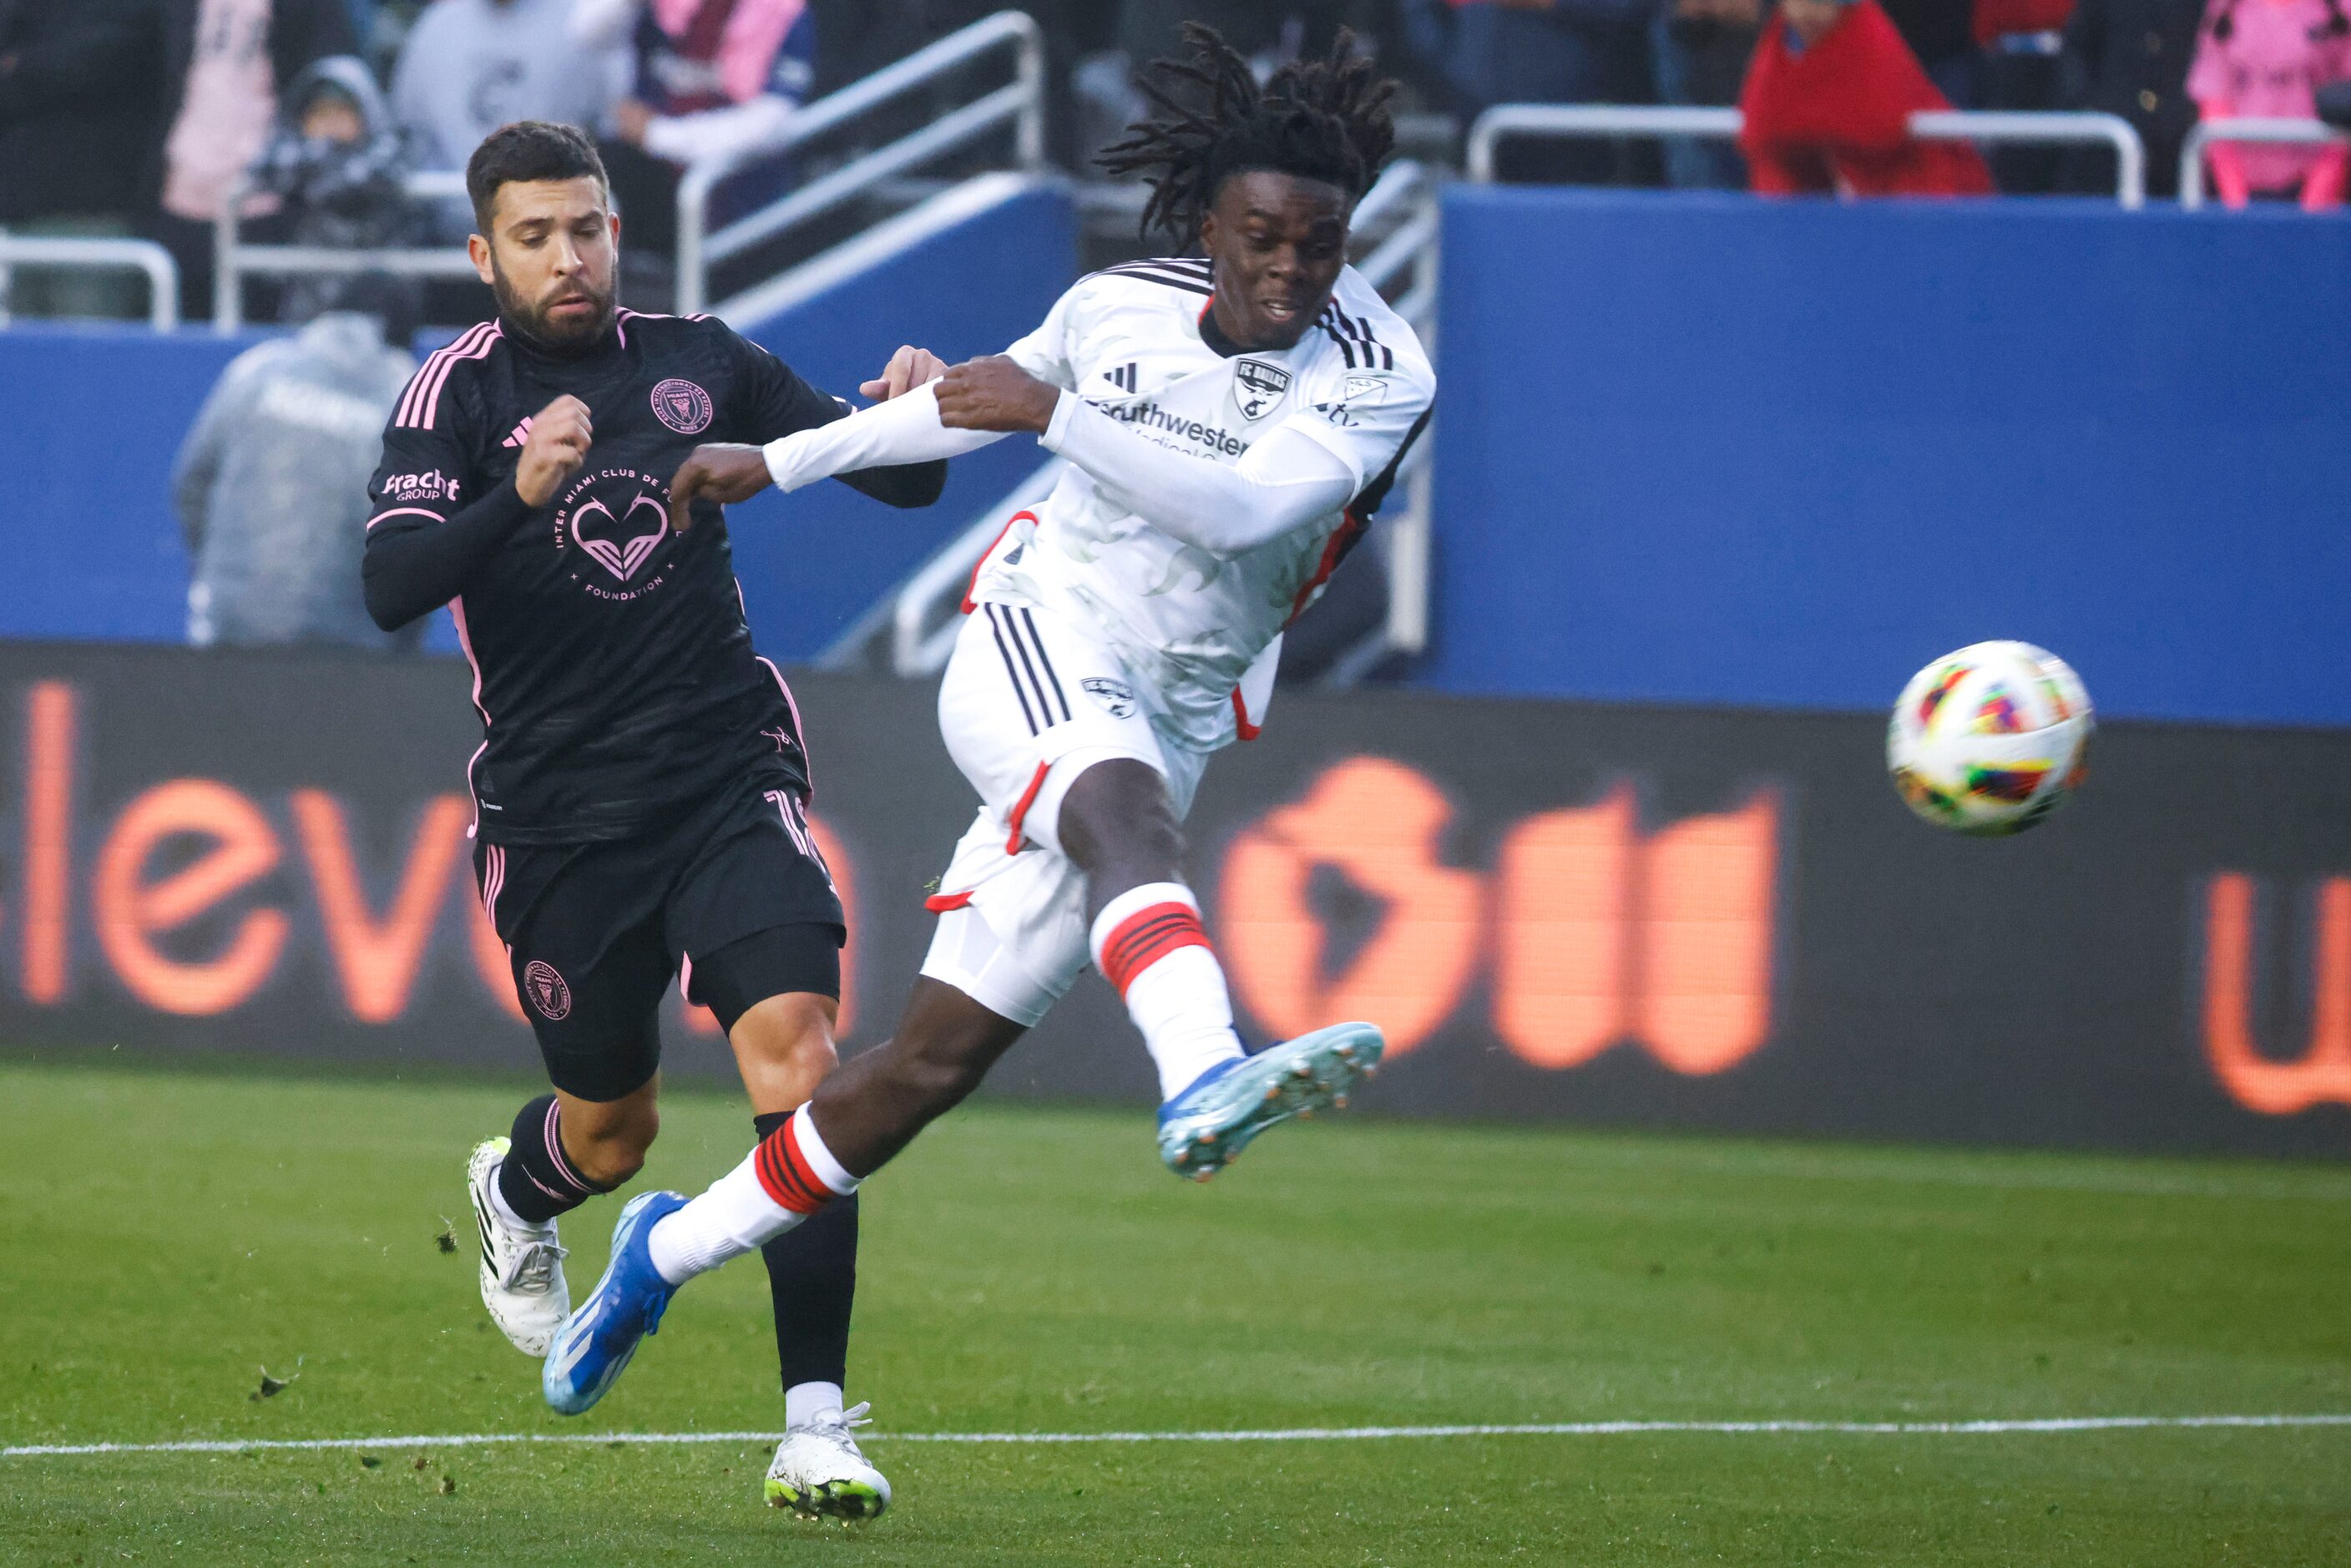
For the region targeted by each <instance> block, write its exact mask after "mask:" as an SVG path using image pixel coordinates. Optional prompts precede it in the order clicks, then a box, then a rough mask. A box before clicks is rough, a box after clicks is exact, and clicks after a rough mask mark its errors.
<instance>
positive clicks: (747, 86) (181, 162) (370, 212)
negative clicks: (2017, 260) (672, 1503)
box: [0, 0, 2351, 315]
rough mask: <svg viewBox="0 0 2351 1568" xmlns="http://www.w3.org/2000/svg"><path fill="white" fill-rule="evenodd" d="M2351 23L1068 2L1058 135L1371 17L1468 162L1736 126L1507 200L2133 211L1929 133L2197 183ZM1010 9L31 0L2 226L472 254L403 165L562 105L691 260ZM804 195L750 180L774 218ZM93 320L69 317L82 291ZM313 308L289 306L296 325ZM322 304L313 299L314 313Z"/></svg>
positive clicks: (1307, 47) (19, 298)
mask: <svg viewBox="0 0 2351 1568" xmlns="http://www.w3.org/2000/svg"><path fill="white" fill-rule="evenodd" d="M2343 5H2344V0H1851V3H1845V0H1777V3H1776V4H1775V3H1774V0H1315V3H1312V4H1301V5H1282V4H1279V3H1275V0H1040V3H1039V4H1033V5H1029V6H1027V7H1025V9H1027V10H1029V12H1030V13H1031V14H1032V15H1033V16H1036V17H1037V19H1038V20H1039V21H1040V22H1041V23H1042V24H1044V26H1045V27H1046V29H1047V31H1048V34H1049V37H1050V39H1051V55H1052V58H1051V61H1050V74H1051V80H1052V98H1053V110H1054V112H1053V119H1052V125H1053V130H1052V143H1053V149H1054V153H1055V156H1056V158H1057V160H1058V161H1060V162H1062V163H1064V164H1065V165H1066V166H1068V167H1069V168H1070V169H1071V171H1072V172H1080V173H1083V172H1085V171H1086V169H1087V165H1088V162H1089V155H1090V153H1091V152H1092V151H1093V150H1094V149H1095V148H1098V147H1099V146H1100V145H1102V143H1103V142H1104V141H1108V140H1110V139H1112V138H1113V137H1114V136H1115V135H1116V134H1117V133H1118V130H1119V128H1120V127H1121V126H1123V124H1124V123H1125V122H1126V120H1128V119H1129V118H1130V117H1131V116H1132V115H1133V114H1134V112H1135V111H1136V110H1137V109H1138V108H1139V107H1140V102H1141V100H1140V98H1139V95H1138V93H1137V90H1136V89H1135V86H1134V68H1135V67H1136V66H1137V64H1138V63H1140V62H1144V61H1147V60H1149V59H1151V58H1154V57H1160V56H1164V55H1166V54H1168V53H1170V52H1172V51H1173V50H1174V49H1175V46H1176V42H1177V29H1178V26H1179V25H1180V24H1181V23H1182V22H1183V21H1185V20H1186V19H1193V20H1198V21H1203V22H1206V23H1207V24H1209V25H1211V26H1215V27H1217V28H1218V29H1219V30H1220V31H1222V32H1223V33H1224V34H1225V35H1226V36H1227V37H1228V38H1230V39H1231V40H1233V41H1234V42H1236V43H1237V44H1238V45H1239V46H1240V47H1242V48H1243V49H1244V50H1245V51H1247V52H1249V53H1250V54H1252V55H1254V56H1255V57H1257V58H1258V59H1259V61H1260V62H1261V64H1262V65H1263V67H1264V68H1266V69H1268V70H1270V69H1271V68H1274V67H1275V66H1276V65H1277V64H1278V63H1279V62H1280V61H1281V60H1282V59H1284V58H1285V57H1291V56H1295V55H1297V54H1299V53H1300V52H1301V51H1311V50H1317V49H1322V48H1325V47H1329V45H1330V41H1331V39H1332V37H1333V36H1334V35H1335V34H1336V33H1337V32H1338V31H1339V30H1340V29H1341V28H1347V29H1351V30H1352V31H1353V35H1354V37H1355V38H1356V40H1357V47H1360V48H1363V49H1366V50H1369V51H1372V52H1374V54H1376V56H1377V57H1379V58H1380V60H1381V62H1382V63H1383V65H1384V66H1386V67H1388V68H1391V69H1392V70H1393V71H1395V74H1396V75H1397V76H1398V77H1399V78H1402V79H1403V81H1404V82H1405V87H1406V98H1405V111H1406V112H1405V120H1404V125H1405V141H1406V145H1407V147H1408V148H1410V149H1412V150H1414V151H1416V152H1419V153H1422V154H1425V155H1429V156H1433V157H1435V158H1437V159H1438V160H1440V161H1441V160H1442V159H1443V158H1444V157H1446V156H1447V155H1448V153H1450V152H1452V151H1454V150H1455V149H1457V148H1458V136H1459V132H1460V128H1461V127H1462V126H1464V125H1466V124H1467V123H1468V121H1469V120H1471V119H1473V118H1474V117H1475V116H1476V115H1477V114H1478V113H1479V111H1480V110H1484V109H1485V108H1487V107H1489V106H1490V105H1493V104H1497V103H1506V102H1510V103H1621V104H1644V103H1665V104H1694V105H1732V104H1737V105H1740V107H1742V108H1743V109H1744V110H1746V113H1747V121H1746V124H1747V129H1746V131H1745V133H1744V135H1743V136H1742V138H1741V141H1740V144H1739V145H1738V146H1736V147H1733V146H1731V145H1729V144H1727V143H1708V142H1701V141H1683V142H1666V143H1663V144H1660V143H1658V142H1656V141H1636V140H1626V141H1623V142H1621V143H1620V142H1611V141H1584V142H1577V143H1560V142H1552V143H1548V144H1534V145H1531V146H1527V147H1525V148H1523V149H1521V150H1519V151H1518V152H1516V153H1515V154H1514V158H1515V161H1514V162H1512V163H1511V164H1510V167H1507V168H1506V169H1505V170H1504V171H1503V172H1504V175H1505V177H1516V178H1526V179H1546V180H1567V181H1575V182H1583V183H1609V184H1620V185H1659V186H1665V185H1670V186H1676V187H1717V188H1733V189H1735V188H1741V187H1750V186H1751V187H1752V188H1754V189H1756V190H1759V191H1763V192H1771V193H1793V192H1803V191H1832V190H1834V191H1838V192H1841V193H1846V194H1858V195H1867V194H1877V193H1904V194H1931V193H1950V194H1965V193H1986V192H1991V191H1994V190H1997V191H1999V192H2002V193H2048V192H2066V191H2081V192H2092V191H2100V190H2105V189H2110V188H2111V183H2112V165H2111V161H2110V160H2111V154H2109V153H2107V152H2105V151H2104V150H2082V151H2065V150H2060V149H2045V148H2044V149H2013V150H2004V151H2002V152H1999V153H1997V154H1996V155H1994V156H1993V157H1992V158H1991V161H1990V162H1986V161H1984V160H1982V159H1980V158H1979V157H1978V156H1977V155H1976V154H1975V153H1974V152H1971V151H1969V150H1968V149H1966V148H1965V147H1963V146H1954V145H1949V144H1944V145H1941V146H1938V147H1933V148H1928V147H1921V146H1918V145H1917V144H1913V143H1910V142H1909V141H1907V138H1906V137H1905V135H1904V134H1903V124H1904V121H1905V117H1907V114H1908V113H1910V112H1911V111H1914V110H1919V109H1931V108H1942V107H1957V108H1962V109H2053V108H2077V109H2095V110H2105V111H2108V112H2111V113H2114V114H2117V115H2121V116H2123V117H2124V118H2126V119H2127V120H2130V121H2132V122H2133V123H2134V124H2135V125H2136V126H2137V130H2138V131H2139V134H2140V135H2141V137H2142V138H2143V139H2144V140H2145V141H2146V144H2147V153H2148V158H2147V163H2148V171H2147V172H2148V179H2149V184H2150V190H2151V192H2152V193H2154V194H2157V195H2162V194H2165V193H2168V191H2169V188H2170V185H2171V183H2172V182H2173V180H2174V178H2175V172H2176V166H2177V163H2178V159H2179V147H2180V142H2181V139H2182V138H2183V136H2184V135H2185V134H2186V132H2187V131H2188V130H2189V127H2190V126H2191V125H2192V124H2194V122H2195V121H2196V120H2197V119H2198V118H2199V115H2201V116H2228V115H2263V116H2284V117H2291V118H2308V117H2310V116H2311V115H2313V114H2314V112H2315V111H2316V110H2317V107H2318V105H2319V104H2320V102H2321V101H2322V100H2323V99H2325V89H2327V88H2328V86H2329V85H2330V84H2333V83H2335V82H2337V81H2339V80H2341V79H2342V78H2345V77H2346V75H2351V20H2346V15H2345V12H2344V8H2343ZM997 8H998V5H996V3H995V0H72V3H71V4H66V3H64V0H0V225H5V227H6V229H8V230H9V231H10V232H13V233H19V234H34V235H60V234H62V235H140V236H145V237H152V238H154V239H157V240H160V241H162V243H163V244H165V245H166V246H170V247H171V248H172V251H173V253H174V255H175V256H177V257H178V259H179V261H180V263H181V268H182V279H183V288H184V291H185V295H186V299H187V308H188V312H189V313H190V314H192V315H193V314H199V313H202V311H203V310H204V308H206V303H205V302H206V301H207V299H208V298H209V289H210V283H209V272H210V265H211V260H210V254H209V247H210V243H211V228H210V225H211V224H212V221H213V219H214V217H215V216H216V215H217V214H218V213H219V212H220V210H221V208H222V206H223V204H225V203H226V202H228V201H230V200H231V199H232V198H234V199H235V200H236V201H237V202H239V203H240V204H242V205H243V208H244V211H245V213H246V215H247V216H248V217H250V218H251V219H253V220H254V221H255V223H256V225H257V232H258V233H259V234H260V235H264V236H269V231H270V227H271V225H273V224H274V225H277V228H278V229H279V230H280V231H282V232H281V233H280V234H279V235H277V236H274V237H284V232H290V233H291V234H292V235H294V236H295V237H298V238H301V239H306V240H311V241H316V242H320V243H334V244H343V245H381V244H393V243H404V242H410V241H423V240H430V239H435V238H442V239H445V238H449V237H455V235H456V234H458V233H461V232H462V230H463V228H464V226H465V221H466V219H465V213H464V211H463V206H462V204H445V203H444V204H442V205H440V206H439V207H438V208H434V207H431V206H425V207H422V208H420V207H418V206H417V205H416V204H413V203H410V202H406V201H403V200H402V199H401V197H400V195H399V193H398V178H397V177H398V175H400V174H401V173H402V172H405V171H408V170H412V169H455V168H457V167H460V166H461V165H462V163H463V162H464V159H465V155H466V153H467V152H468V151H469V150H470V149H471V148H472V146H473V145H474V143H475V141H477V140H478V139H479V138H480V137H481V136H482V135H483V134H484V133H485V132H486V131H489V130H491V129H492V128H494V127H495V126H496V125H498V124H500V123H501V122H503V121H506V120H514V119H520V118H525V117H538V118H546V119H553V120H567V121H570V122H573V123H576V124H580V125H581V126H584V127H587V128H590V129H591V130H593V131H595V132H596V133H597V134H598V135H599V137H600V138H601V140H602V141H603V143H604V145H605V148H606V156H607V158H608V160H609V161H610V163H611V168H612V172H613V176H614V182H615V185H616V187H617V189H618V191H619V193H620V195H621V199H622V204H623V206H624V208H625V209H626V210H627V212H628V213H629V214H630V220H631V222H630V231H631V246H632V250H633V251H635V252H637V253H639V254H640V255H642V256H648V257H650V256H656V255H657V254H658V253H660V252H662V251H664V250H666V249H667V248H668V247H669V246H670V244H671V242H672V238H673V235H672V233H671V219H670V217H669V214H670V212H671V210H672V207H673V204H672V203H671V201H670V200H669V199H668V197H669V194H670V193H671V192H672V191H674V183H675V181H676V179H677V178H678V175H679V172H680V171H681V170H682V169H683V168H684V167H685V166H687V165H689V164H691V163H693V162H695V161H697V160H699V159H703V158H706V157H710V156H713V155H719V154H725V153H728V152H738V151H742V150H745V149H757V148H758V146H759V144H760V143H761V142H762V141H765V140H768V139H771V138H773V137H775V136H776V135H777V134H778V131H780V129H781V128H782V127H783V126H785V125H786V124H788V123H789V120H790V118H791V116H792V115H793V113H794V112H795V111H796V110H797V109H798V108H799V106H801V105H802V104H804V103H806V102H807V101H809V100H810V99H812V98H814V97H818V96H821V95H822V94H825V93H827V92H830V91H832V90H834V89H838V88H840V87H841V86H843V85H845V84H847V83H849V82H851V81H853V80H855V79H857V78H860V77H862V76H864V75H866V74H867V73H870V72H872V71H873V70H875V69H877V68H881V67H882V66H883V65H886V64H887V63H889V62H890V61H892V60H893V59H895V58H898V57H903V56H904V55H906V54H908V53H909V52H911V51H913V50H914V49H915V48H917V47H921V46H922V45H924V44H925V42H927V41H930V40H932V39H935V38H937V37H944V36H946V35H947V34H949V33H951V32H953V31H955V30H956V29H957V28H959V27H962V26H967V25H968V24H969V23H971V22H973V21H975V20H977V18H979V17H981V16H986V15H987V14H988V13H989V12H990V11H992V10H995V9H997ZM798 175H799V171H797V170H795V169H793V168H791V167H790V166H789V164H786V165H785V166H782V167H778V168H773V169H768V170H767V171H765V172H762V173H761V174H760V175H759V176H758V179H756V180H749V181H747V183H745V184H744V186H743V188H741V189H738V190H737V191H735V192H734V193H732V194H733V202H734V204H735V205H736V206H737V207H740V208H745V209H747V208H748V207H749V206H750V205H752V204H757V203H758V202H760V201H762V200H765V199H768V198H769V197H771V196H772V194H773V193H774V191H775V190H776V189H778V188H779V187H781V186H783V185H786V184H788V183H789V181H790V180H791V179H793V178H795V177H797V176H798ZM2343 176H2344V153H2343V151H2342V149H2340V148H2337V147H2311V146H2249V147H2222V148H2217V149H2216V150H2215V152H2214V154H2213V162H2212V167H2211V179H2212V183H2213V185H2214V188H2215V190H2216V192H2217V193H2218V194H2219V195H2220V197H2221V199H2222V200H2224V201H2225V202H2228V203H2230V204H2240V205H2241V204H2246V203H2249V202H2253V201H2260V200H2286V201H2297V202H2300V203H2302V204H2304V205H2305V206H2309V207H2321V206H2329V205H2333V204H2336V203H2337V202H2339V200H2340V199H2341V196H2342V191H2343ZM130 288H131V285H130V284H127V283H122V282H115V281H111V280H108V279H105V278H102V277H94V276H89V275H84V276H79V277H70V278H66V279H61V280H58V281H56V282H53V283H47V284H29V283H28V285H27V286H26V287H23V288H19V289H17V290H16V291H15V297H14V298H12V300H11V307H12V308H13V309H14V310H15V311H16V312H17V313H20V314H44V313H59V314H89V313H110V312H111V311H113V310H115V309H117V308H120V307H119V306H118V305H116V304H115V303H113V302H112V301H110V300H109V299H107V298H93V294H94V293H95V294H96V295H98V296H103V295H105V294H106V293H107V291H109V290H113V291H116V292H117V294H120V293H121V292H122V291H125V290H128V289H130ZM60 294H62V295H64V296H66V297H65V298H59V297H57V296H58V295H60ZM305 303H306V301H304V300H303V299H302V298H292V299H289V300H287V301H286V302H285V304H286V307H287V308H289V309H292V310H298V309H299V308H301V307H302V306H303V305H304V304H305ZM308 303H312V304H315V303H316V302H315V301H308Z"/></svg>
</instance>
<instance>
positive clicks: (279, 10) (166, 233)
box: [149, 0, 358, 314]
mask: <svg viewBox="0 0 2351 1568" xmlns="http://www.w3.org/2000/svg"><path fill="white" fill-rule="evenodd" d="M149 3H150V5H151V7H152V9H151V12H150V15H151V16H152V21H153V24H154V26H156V27H157V28H158V29H159V34H158V40H159V42H160V44H161V54H162V63H163V79H162V105H161V110H162V112H161V116H160V119H159V120H158V122H157V123H158V124H159V125H160V127H161V129H162V141H161V145H160V146H158V147H157V148H156V149H155V152H154V154H153V156H152V160H151V165H152V166H151V170H150V175H149V188H150V189H151V190H152V191H153V192H154V193H155V194H154V196H153V198H152V200H153V204H154V208H155V210H154V212H153V214H152V216H151V219H150V222H151V224H152V227H153V231H154V235H155V237H156V238H157V239H160V240H162V242H163V244H164V245H165V246H169V247H170V249H171V251H172V255H173V256H176V257H177V258H178V259H179V263H180V283H181V295H182V298H183V302H184V308H185V309H186V310H187V311H188V312H189V313H190V314H199V313H208V312H209V311H210V309H211V294H212V270H213V268H212V254H213V252H212V246H213V230H212V225H213V220H214V218H215V217H217V216H218V215H219V214H220V211H221V208H222V206H223V204H225V202H226V201H227V199H228V194H229V193H230V191H232V190H233V189H235V187H236V186H237V185H238V184H240V183H243V182H244V180H245V178H246V171H247V170H248V169H250V168H251V167H252V164H253V161H254V159H255V158H256V157H257V156H259V154H260V152H261V149H262V147H263V145H264V143H266V141H268V139H269V132H270V128H271V125H272V123H273V122H274V121H275V120H276V118H277V93H278V89H280V88H282V87H284V86H285V85H286V84H287V83H288V82H291V81H292V80H294V78H297V77H298V76H300V75H301V74H302V73H303V72H304V71H305V70H307V69H308V68H310V67H311V66H313V65H316V64H317V63H318V62H319V61H320V60H322V59H326V58H328V57H330V56H335V55H351V54H355V53H356V52H357V49H358V40H357V39H356V38H354V37H352V34H351V15H350V9H349V8H348V7H347V6H346V5H344V0H149ZM269 205H270V204H269V202H268V201H267V199H266V198H263V199H261V200H259V201H256V203H254V204H251V206H250V207H249V208H248V210H250V211H254V212H256V213H259V212H266V211H267V210H268V207H269Z"/></svg>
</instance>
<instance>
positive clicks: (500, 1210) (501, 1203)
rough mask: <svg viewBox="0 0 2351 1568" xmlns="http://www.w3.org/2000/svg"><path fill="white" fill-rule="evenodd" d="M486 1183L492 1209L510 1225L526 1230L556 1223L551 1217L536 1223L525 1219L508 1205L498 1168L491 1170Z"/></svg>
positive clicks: (503, 1163)
mask: <svg viewBox="0 0 2351 1568" xmlns="http://www.w3.org/2000/svg"><path fill="white" fill-rule="evenodd" d="M513 1157H514V1156H513V1155H507V1159H512V1158H513ZM498 1164H499V1165H500V1166H503V1165H505V1164H506V1161H505V1160H500V1161H499V1162H498ZM486 1185H487V1186H488V1187H489V1189H490V1208H491V1210H492V1211H493V1212H494V1213H496V1215H497V1217H498V1218H500V1219H503V1220H505V1221H506V1222H507V1224H508V1225H512V1226H517V1227H518V1228H522V1229H524V1230H544V1229H546V1228H548V1227H549V1225H552V1224H554V1223H555V1222H554V1221H553V1220H551V1219H549V1220H540V1221H538V1223H536V1224H534V1223H532V1222H531V1221H530V1220H528V1219H525V1218H523V1217H522V1216H521V1215H519V1214H517V1213H516V1212H515V1211H514V1210H513V1209H512V1208H510V1207H507V1195H506V1194H505V1193H504V1192H502V1191H500V1190H499V1189H498V1173H497V1172H496V1170H493V1171H491V1172H490V1179H489V1181H488V1183H487V1184H486Z"/></svg>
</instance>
